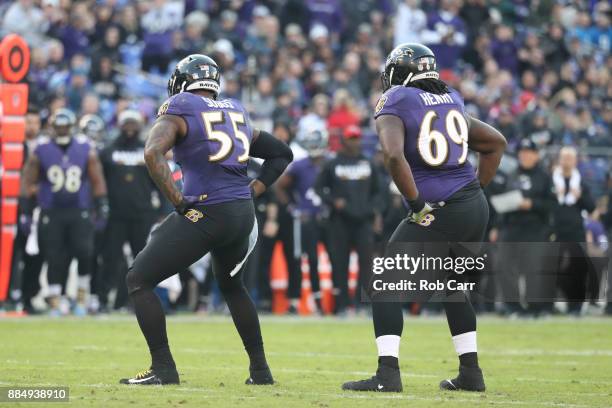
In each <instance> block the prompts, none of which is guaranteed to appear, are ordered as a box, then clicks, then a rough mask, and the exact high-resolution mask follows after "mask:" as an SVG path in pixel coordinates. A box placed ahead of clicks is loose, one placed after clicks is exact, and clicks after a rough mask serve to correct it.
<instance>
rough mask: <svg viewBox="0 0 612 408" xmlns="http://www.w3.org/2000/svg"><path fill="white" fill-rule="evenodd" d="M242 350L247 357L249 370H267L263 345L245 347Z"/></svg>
mask: <svg viewBox="0 0 612 408" xmlns="http://www.w3.org/2000/svg"><path fill="white" fill-rule="evenodd" d="M244 349H245V350H246V352H247V353H248V355H249V369H250V370H264V369H266V368H268V362H267V361H266V354H265V353H264V348H263V344H257V345H254V346H246V347H245V348H244Z"/></svg>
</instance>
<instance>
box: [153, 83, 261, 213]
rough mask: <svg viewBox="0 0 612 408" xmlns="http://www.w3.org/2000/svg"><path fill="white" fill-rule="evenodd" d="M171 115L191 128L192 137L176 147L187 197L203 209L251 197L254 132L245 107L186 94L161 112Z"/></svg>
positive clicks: (233, 102)
mask: <svg viewBox="0 0 612 408" xmlns="http://www.w3.org/2000/svg"><path fill="white" fill-rule="evenodd" d="M166 114H168V115H176V116H180V117H182V118H183V119H184V120H185V122H186V123H187V134H186V135H185V137H182V138H180V139H179V140H178V142H177V144H176V146H175V147H174V160H175V161H176V162H177V163H178V164H179V165H180V166H181V171H182V173H183V195H184V196H185V197H187V198H190V199H192V198H194V199H196V200H197V201H198V202H199V203H203V204H217V203H223V202H226V201H233V200H240V199H248V198H251V190H250V188H249V181H250V179H249V177H248V176H247V162H248V160H249V146H250V144H251V139H252V136H253V131H252V129H251V125H250V123H249V117H248V114H247V112H246V110H245V109H244V107H243V106H242V105H241V104H240V102H238V101H236V100H234V99H223V100H213V99H209V98H204V97H202V96H198V95H196V94H193V93H190V92H181V93H179V94H177V95H174V96H172V97H171V98H170V99H168V100H167V101H166V102H165V103H164V104H163V105H162V106H161V107H160V108H159V112H158V116H161V115H166Z"/></svg>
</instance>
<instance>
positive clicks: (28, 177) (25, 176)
mask: <svg viewBox="0 0 612 408" xmlns="http://www.w3.org/2000/svg"><path fill="white" fill-rule="evenodd" d="M39 171H40V161H39V160H38V156H36V155H35V154H32V155H30V157H28V160H26V162H25V164H24V166H23V170H22V183H21V186H20V191H19V195H20V196H21V197H25V198H29V197H32V196H33V195H34V194H36V184H37V183H38V173H39Z"/></svg>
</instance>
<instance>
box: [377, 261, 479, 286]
mask: <svg viewBox="0 0 612 408" xmlns="http://www.w3.org/2000/svg"><path fill="white" fill-rule="evenodd" d="M486 256H487V255H486V254H484V255H483V256H477V257H470V256H467V257H451V256H447V257H441V256H425V255H424V254H421V255H420V256H416V257H414V256H410V255H408V254H396V255H395V256H390V257H376V258H374V259H373V263H372V265H373V268H372V272H373V273H374V274H375V275H380V276H381V278H380V279H373V280H372V287H373V289H374V290H375V291H417V290H418V291H437V290H451V291H455V290H473V289H474V285H475V283H473V282H458V281H457V280H456V279H452V274H453V273H456V274H459V275H461V274H463V273H464V272H469V271H473V270H476V271H482V270H483V269H484V268H485V258H486ZM387 271H393V272H399V273H402V274H404V273H406V274H408V275H409V276H413V275H415V274H416V273H417V272H420V271H422V272H445V273H446V274H445V275H446V276H445V278H444V279H432V278H433V277H434V276H436V274H430V273H428V274H426V275H425V274H423V275H421V276H423V279H400V280H399V281H398V280H393V281H386V280H385V279H383V276H382V275H383V273H384V272H387ZM438 276H439V275H438Z"/></svg>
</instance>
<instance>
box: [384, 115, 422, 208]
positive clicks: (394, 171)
mask: <svg viewBox="0 0 612 408" xmlns="http://www.w3.org/2000/svg"><path fill="white" fill-rule="evenodd" d="M376 130H377V132H378V138H379V139H380V144H381V146H382V149H383V154H384V157H385V167H386V168H387V171H388V172H389V174H391V178H393V182H394V183H395V185H396V186H397V188H398V189H399V191H400V192H401V193H402V195H403V196H404V197H406V198H407V199H408V200H415V199H416V198H417V197H418V196H419V190H418V189H417V186H416V183H415V182H414V177H413V176H412V170H410V165H409V164H408V161H407V160H406V157H405V156H404V133H405V130H404V123H403V122H402V120H401V119H400V118H398V117H396V116H392V115H383V116H379V117H378V118H377V119H376Z"/></svg>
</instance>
